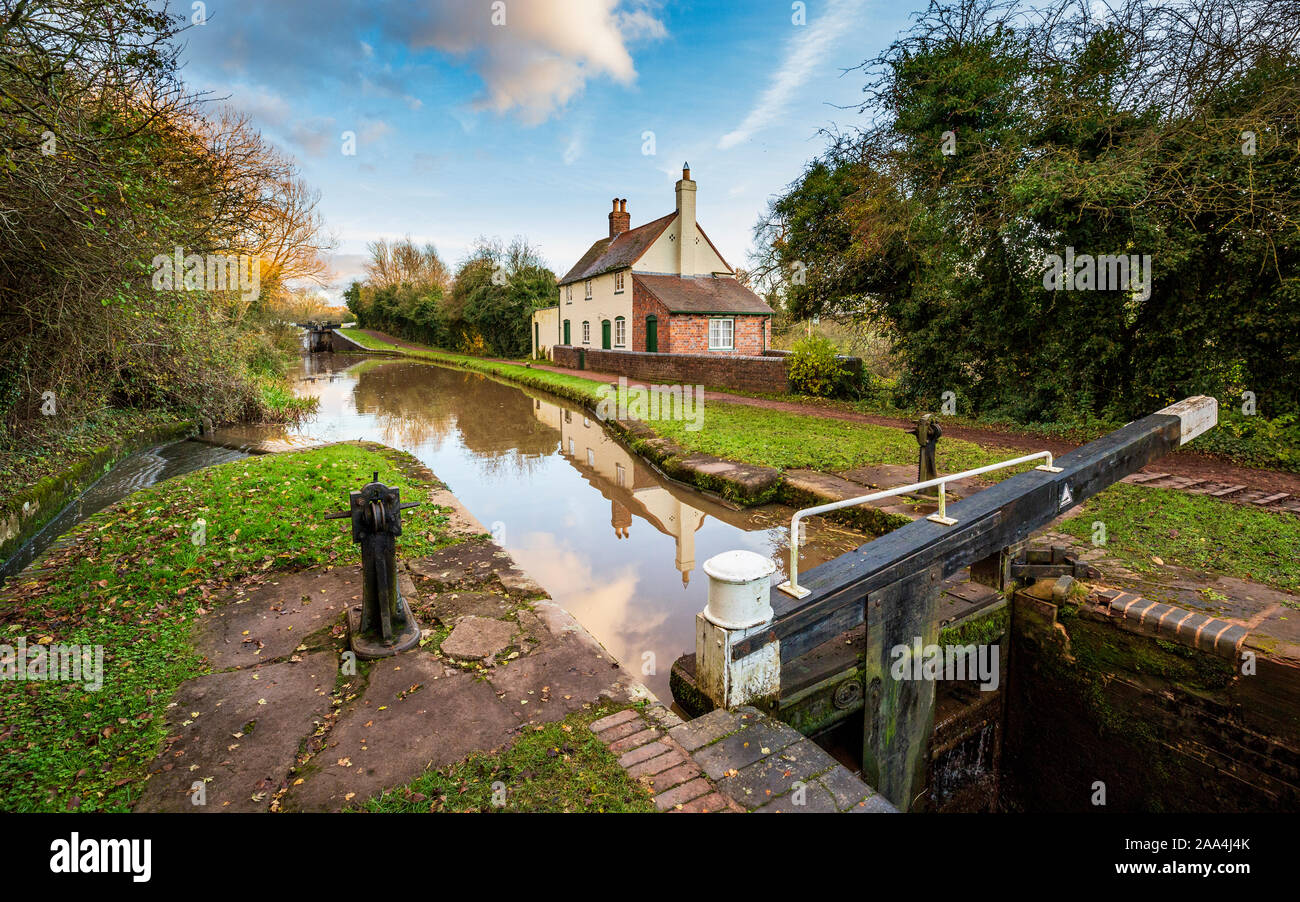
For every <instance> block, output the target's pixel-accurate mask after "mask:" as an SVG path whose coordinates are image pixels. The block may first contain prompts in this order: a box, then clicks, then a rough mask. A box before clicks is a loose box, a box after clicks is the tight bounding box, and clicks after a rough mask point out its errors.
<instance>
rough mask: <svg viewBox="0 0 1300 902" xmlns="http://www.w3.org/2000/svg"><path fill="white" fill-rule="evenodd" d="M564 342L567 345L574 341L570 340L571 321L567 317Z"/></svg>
mask: <svg viewBox="0 0 1300 902" xmlns="http://www.w3.org/2000/svg"><path fill="white" fill-rule="evenodd" d="M564 343H565V344H566V345H567V344H572V343H573V342H571V341H569V321H568V320H567V319H566V320H565V321H564Z"/></svg>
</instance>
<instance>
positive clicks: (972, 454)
mask: <svg viewBox="0 0 1300 902" xmlns="http://www.w3.org/2000/svg"><path fill="white" fill-rule="evenodd" d="M649 425H650V426H651V427H652V428H653V429H654V430H655V431H656V432H658V433H660V434H661V435H664V436H666V437H668V438H671V439H672V440H673V441H675V442H677V443H678V444H679V445H681V446H682V447H684V448H687V449H689V450H691V451H701V452H703V453H705V454H713V455H716V456H717V457H726V458H730V459H732V460H741V461H744V462H746V463H753V464H760V465H762V466H766V467H775V468H777V469H779V470H792V469H812V470H821V471H824V472H834V471H837V470H849V469H853V468H854V467H862V466H871V465H878V464H906V465H912V466H915V464H916V439H914V438H913V437H912V436H910V435H908V434H907V433H905V432H903V431H902V430H901V429H892V428H889V427H886V426H873V425H870V424H867V423H853V422H849V421H846V420H837V419H832V418H830V417H818V416H811V415H808V414H796V413H788V412H786V411H782V410H766V409H764V408H758V407H749V406H747V405H744V404H727V403H725V402H720V401H710V402H708V404H706V405H705V408H704V423H703V428H702V429H699V430H697V431H691V430H690V429H688V428H687V427H688V426H689V425H690V424H689V423H687V422H685V421H682V420H656V421H654V422H652V423H650V424H649ZM1018 456H1021V453H1020V452H1018V451H1011V450H1007V449H1005V448H985V447H981V446H980V445H976V444H974V443H973V442H966V441H961V440H959V439H944V440H942V441H941V442H939V446H938V464H939V470H940V472H947V473H953V472H957V471H959V470H966V469H970V468H972V467H979V466H983V465H985V464H990V463H994V462H996V461H999V460H1006V459H1007V458H1010V457H1018ZM1013 472H1014V471H1013V470H1005V471H1002V474H1001V475H1002V476H1003V477H1005V476H1008V475H1011V473H1013ZM990 478H995V479H996V478H999V474H996V473H995V474H991V476H990Z"/></svg>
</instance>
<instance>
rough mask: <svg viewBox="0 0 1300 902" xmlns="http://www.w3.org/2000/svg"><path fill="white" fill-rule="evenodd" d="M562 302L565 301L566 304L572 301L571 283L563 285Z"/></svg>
mask: <svg viewBox="0 0 1300 902" xmlns="http://www.w3.org/2000/svg"><path fill="white" fill-rule="evenodd" d="M564 303H566V304H572V303H573V286H572V285H565V286H564Z"/></svg>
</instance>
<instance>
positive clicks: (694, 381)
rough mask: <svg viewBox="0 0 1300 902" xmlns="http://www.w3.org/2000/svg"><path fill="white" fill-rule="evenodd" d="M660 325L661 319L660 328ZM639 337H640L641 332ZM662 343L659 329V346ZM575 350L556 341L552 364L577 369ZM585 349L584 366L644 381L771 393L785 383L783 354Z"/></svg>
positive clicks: (785, 362) (780, 388)
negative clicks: (759, 354) (777, 355)
mask: <svg viewBox="0 0 1300 902" xmlns="http://www.w3.org/2000/svg"><path fill="white" fill-rule="evenodd" d="M642 321H643V322H644V318H642ZM662 328H663V326H662V321H661V325H660V329H662ZM755 334H757V333H755ZM642 340H643V341H644V336H642ZM675 340H676V338H675V337H674V341H675ZM663 346H664V338H663V332H662V331H661V332H660V337H659V347H661V348H662V347H663ZM578 350H579V349H578V348H577V347H574V346H573V345H556V346H555V363H556V365H557V366H563V367H568V368H570V369H577V367H578ZM585 350H586V365H587V366H586V368H587V369H589V370H595V371H596V372H600V373H613V374H614V375H618V376H627V377H628V378H629V379H640V380H642V381H645V382H654V383H660V384H678V385H714V386H718V387H720V388H734V389H740V390H741V391H754V392H773V393H780V392H784V391H786V390H787V387H788V383H787V379H786V367H787V361H786V359H785V358H784V357H764V356H746V355H741V354H723V353H719V352H717V351H714V352H712V353H705V354H679V353H672V354H668V353H659V354H648V353H646V352H644V351H603V350H600V349H593V348H586V349H585Z"/></svg>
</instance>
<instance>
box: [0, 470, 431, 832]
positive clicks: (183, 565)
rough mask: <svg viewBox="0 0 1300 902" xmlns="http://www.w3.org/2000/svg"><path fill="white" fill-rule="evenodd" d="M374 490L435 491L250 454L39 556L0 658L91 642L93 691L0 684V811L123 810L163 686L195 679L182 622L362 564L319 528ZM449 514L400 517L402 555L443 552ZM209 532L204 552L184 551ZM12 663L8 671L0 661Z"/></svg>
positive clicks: (52, 684) (396, 479)
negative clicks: (306, 576)
mask: <svg viewBox="0 0 1300 902" xmlns="http://www.w3.org/2000/svg"><path fill="white" fill-rule="evenodd" d="M375 471H378V472H379V478H380V479H381V480H383V481H385V482H388V483H389V484H391V485H397V486H400V487H401V489H402V497H403V499H404V500H417V501H424V500H427V497H428V491H429V489H430V488H431V487H434V485H435V484H434V483H433V482H432V481H431V480H430V479H429V478H428V476H427V474H428V471H427V470H424V469H423V468H422V467H420V465H419V463H418V462H417V461H416V460H415V459H414V458H412V457H410V456H409V455H406V454H402V453H400V452H397V451H394V450H392V449H388V448H383V447H382V446H379V445H372V444H367V445H361V444H339V445H330V446H327V447H325V448H319V449H313V450H310V451H303V452H297V453H292V454H277V455H267V456H264V457H250V458H247V459H244V460H240V461H235V462H232V463H229V464H223V465H221V466H216V467H210V468H208V469H205V470H199V471H196V472H194V473H190V474H188V475H186V476H182V477H179V478H177V479H173V480H168V481H167V482H163V483H160V484H158V485H156V486H153V487H151V488H148V489H144V490H142V491H139V492H136V493H135V494H133V495H131V496H129V497H128V498H126V499H123V500H122V501H120V502H118V503H117V504H115V505H113V506H111V507H109V508H107V509H105V510H103V511H101V512H100V513H98V514H96V515H95V516H94V517H92V518H90V519H88V520H86V521H85V522H84V523H82V524H80V525H79V526H77V527H76V528H75V529H74V530H73V531H72V532H71V533H70V537H73V538H75V539H76V540H78V541H76V542H73V543H71V544H69V546H68V547H66V548H64V549H63V550H61V551H58V552H56V553H54V554H52V555H50V556H47V557H46V558H45V559H44V561H43V562H42V566H44V567H48V571H47V572H45V573H42V574H41V575H40V576H39V577H37V578H35V579H31V580H24V581H21V582H20V581H17V580H15V581H11V582H10V583H8V584H6V585H5V586H4V587H0V644H3V645H6V646H9V647H10V650H9V651H2V652H0V654H2V655H4V656H5V657H8V658H10V659H12V649H13V648H14V647H16V645H17V642H18V640H19V638H20V637H21V638H24V639H25V641H26V643H27V646H28V649H29V651H30V649H32V648H33V647H35V646H37V645H40V644H50V643H59V644H68V645H80V646H98V647H100V648H102V650H103V684H102V688H100V689H99V690H97V691H90V690H87V689H85V688H84V686H83V684H81V683H70V682H57V681H34V680H33V681H19V680H12V679H5V680H0V712H3V724H2V725H0V737H3V744H2V745H0V749H2V750H0V810H6V811H51V810H54V811H59V810H83V811H97V810H109V811H121V810H125V809H127V808H129V806H130V805H131V804H132V802H133V801H134V800H135V798H137V797H138V792H137V790H136V789H135V786H136V784H137V783H138V782H139V781H140V780H141V779H142V778H143V777H144V776H145V773H146V769H147V767H148V765H149V763H150V762H151V761H152V760H153V758H154V756H155V754H156V753H157V749H158V747H159V743H160V742H161V740H162V739H163V738H164V735H165V732H166V731H165V725H164V719H163V711H164V709H165V707H166V705H167V703H168V701H169V700H170V698H171V696H172V693H173V691H174V690H175V689H176V687H177V686H178V685H179V684H180V683H181V682H182V681H183V680H186V679H189V678H190V677H193V676H196V675H197V674H199V673H201V672H202V671H203V667H202V663H201V661H200V659H199V658H198V656H197V655H196V654H195V652H194V650H193V649H192V647H191V645H190V643H189V634H190V629H191V627H192V625H193V621H194V620H195V619H196V618H198V617H201V616H202V615H203V614H204V613H206V610H207V608H208V607H210V606H211V605H212V604H213V603H214V602H216V601H217V600H218V599H219V598H221V597H222V596H223V595H224V594H225V590H226V589H227V587H229V586H230V585H231V584H232V583H234V582H236V581H239V582H241V585H243V586H250V585H254V584H257V583H260V582H264V581H267V580H269V579H271V578H274V576H275V575H276V574H277V573H280V572H284V571H292V570H303V569H307V568H310V567H315V566H320V565H325V564H338V565H346V564H352V563H355V562H357V561H358V560H359V552H358V550H357V547H356V546H355V545H354V544H353V543H352V540H351V534H350V531H349V529H348V527H347V525H346V522H345V521H337V522H336V521H327V520H324V519H323V517H324V515H325V514H326V513H329V512H331V511H335V510H340V509H343V508H344V507H345V506H346V498H347V493H348V491H350V490H352V489H355V488H358V487H360V486H361V485H362V484H364V483H366V482H369V481H370V479H371V476H372V474H373V473H374V472H375ZM446 513H447V512H446V510H445V509H443V508H439V507H437V506H436V505H430V504H424V505H421V506H420V507H417V508H414V509H413V510H411V511H409V512H407V513H406V515H405V517H404V519H405V521H406V522H405V523H404V530H403V535H402V552H403V554H407V555H411V556H421V555H427V554H430V553H431V552H433V551H434V550H435V549H436V548H438V547H440V546H442V545H446V544H449V543H450V541H451V540H450V539H449V538H448V535H447V533H446V531H445V529H444V528H443V527H444V526H445V524H446V522H447V517H446ZM200 519H202V520H203V521H204V523H205V524H206V525H205V527H204V529H205V532H206V537H205V538H206V543H205V544H202V545H196V544H194V542H193V537H194V530H195V524H196V522H197V521H198V520H200ZM7 666H12V665H7Z"/></svg>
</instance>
